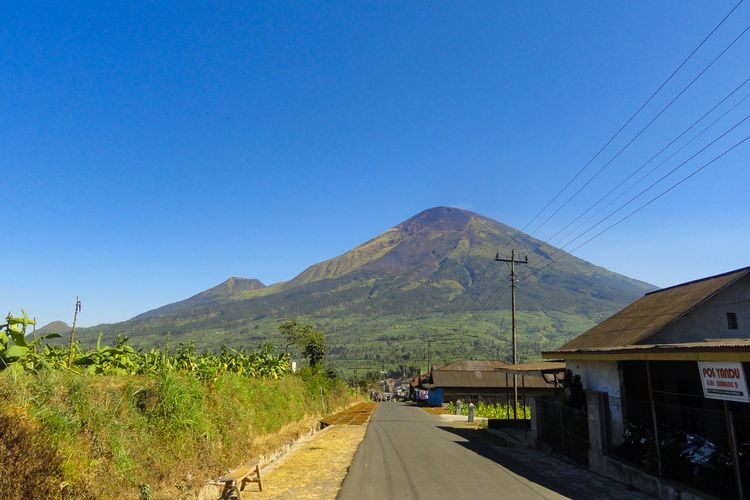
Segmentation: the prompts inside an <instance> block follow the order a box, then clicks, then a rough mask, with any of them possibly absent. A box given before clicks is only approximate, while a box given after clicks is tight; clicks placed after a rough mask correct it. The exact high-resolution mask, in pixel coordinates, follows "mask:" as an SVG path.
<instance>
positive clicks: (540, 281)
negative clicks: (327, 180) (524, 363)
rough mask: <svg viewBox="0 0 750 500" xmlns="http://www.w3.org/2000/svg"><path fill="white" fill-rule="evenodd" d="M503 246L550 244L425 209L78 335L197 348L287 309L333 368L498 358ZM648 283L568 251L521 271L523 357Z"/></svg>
mask: <svg viewBox="0 0 750 500" xmlns="http://www.w3.org/2000/svg"><path fill="white" fill-rule="evenodd" d="M511 248H515V249H516V252H517V254H518V255H521V256H525V255H528V257H529V266H527V267H528V269H536V268H540V267H543V266H544V265H546V264H547V263H549V262H550V256H551V255H552V254H553V253H554V252H555V250H556V249H555V248H554V247H552V246H550V245H548V244H546V243H544V242H542V241H539V240H536V239H534V238H531V237H529V236H528V235H525V234H523V233H520V232H519V231H518V230H516V229H513V228H511V227H509V226H506V225H504V224H502V223H500V222H497V221H494V220H491V219H488V218H486V217H483V216H481V215H478V214H475V213H472V212H468V211H465V210H460V209H456V208H445V207H439V208H434V209H430V210H425V211H424V212H421V213H419V214H417V215H416V216H414V217H412V218H410V219H408V220H406V221H404V222H402V223H401V224H399V225H397V226H395V227H394V228H392V229H390V230H388V231H386V232H385V233H383V234H381V235H380V236H377V237H376V238H373V239H372V240H370V241H368V242H366V243H364V244H362V245H360V246H358V247H356V248H354V249H353V250H351V251H349V252H347V253H345V254H343V255H341V256H338V257H336V258H333V259H330V260H327V261H324V262H321V263H319V264H315V265H313V266H311V267H309V268H308V269H306V270H305V271H303V272H302V273H300V274H299V275H298V276H297V277H295V278H294V279H292V280H290V281H287V282H283V283H277V284H274V285H270V286H267V287H266V286H263V284H262V283H260V282H258V281H257V280H246V279H240V278H231V279H230V280H228V281H227V282H225V283H222V284H220V285H218V286H216V287H213V288H210V289H209V290H206V291H205V292H202V293H199V294H197V295H195V296H193V297H190V298H189V299H187V300H185V301H182V302H177V303H174V304H169V305H167V306H164V307H161V308H159V309H155V310H153V311H149V312H146V313H143V314H141V315H139V316H136V317H135V318H133V319H131V320H129V321H125V322H122V323H117V324H112V325H102V326H99V327H94V328H91V329H86V330H82V338H84V339H86V340H88V341H91V339H93V338H94V335H95V332H98V331H105V333H106V334H108V335H115V334H127V335H129V336H130V337H131V338H132V339H133V341H134V343H136V344H139V345H143V346H149V345H154V344H159V343H161V342H162V341H163V338H164V335H166V334H167V333H168V334H169V336H170V342H183V341H188V340H194V341H195V342H196V343H197V345H198V346H200V347H206V348H216V347H218V346H219V345H221V344H222V343H227V344H233V345H251V346H252V345H256V344H258V343H261V342H263V341H268V340H270V341H275V340H278V339H277V327H278V323H279V321H280V320H281V319H283V318H285V317H289V316H297V317H299V318H301V319H304V320H305V321H312V322H314V323H315V324H316V325H317V326H319V327H321V328H323V329H324V330H325V331H327V332H328V333H329V341H330V343H331V344H332V359H333V360H334V362H335V364H337V365H338V366H340V367H354V366H359V367H362V368H363V369H365V368H368V367H369V368H375V367H379V366H383V365H389V366H395V365H399V364H405V365H408V364H419V363H422V364H423V365H424V359H425V358H426V356H427V351H428V350H429V351H431V352H432V353H433V354H434V356H433V361H434V362H439V361H441V360H450V359H454V358H456V357H466V356H474V357H487V356H500V357H505V356H507V353H508V338H509V335H510V334H509V331H510V319H509V317H510V315H509V308H510V294H509V292H508V288H509V287H508V269H507V267H506V265H505V264H503V263H499V262H495V261H494V257H495V254H496V253H497V252H501V253H503V252H505V253H509V252H510V249H511ZM519 270H520V271H521V272H522V273H523V271H524V269H522V268H521V269H519ZM653 288H654V287H653V286H651V285H649V284H647V283H643V282H640V281H637V280H633V279H630V278H627V277H625V276H622V275H619V274H616V273H613V272H610V271H608V270H606V269H604V268H602V267H598V266H595V265H593V264H590V263H588V262H585V261H583V260H580V259H577V258H574V257H567V258H565V259H563V260H562V261H560V262H559V263H557V264H555V265H554V266H550V267H549V268H547V269H545V270H544V271H542V272H541V273H540V274H539V275H538V276H529V277H528V278H527V279H524V278H523V274H522V278H521V281H520V284H519V288H518V295H517V299H518V309H519V311H520V313H519V337H520V342H521V355H522V357H534V356H535V355H536V353H538V351H539V349H546V348H549V347H552V346H555V345H558V344H560V343H562V342H564V341H565V340H567V339H569V338H570V337H572V336H573V335H576V334H579V333H581V332H582V331H583V330H585V329H587V328H589V327H590V326H593V325H594V324H595V323H596V322H597V321H598V320H600V319H602V318H604V317H606V316H607V315H609V314H611V313H613V312H614V311H616V310H618V309H620V308H621V307H622V306H623V305H625V304H627V303H629V302H631V301H633V300H634V299H636V298H637V297H639V296H641V295H642V294H643V293H644V292H646V291H648V290H651V289H653ZM428 338H430V339H432V341H431V343H430V345H429V347H428V346H427V343H426V340H427V339H428Z"/></svg>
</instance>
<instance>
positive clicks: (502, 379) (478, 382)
mask: <svg viewBox="0 0 750 500" xmlns="http://www.w3.org/2000/svg"><path fill="white" fill-rule="evenodd" d="M507 380H508V382H507V383H506V373H505V372H501V371H481V370H475V371H467V370H433V371H432V383H433V385H434V386H435V387H494V388H498V387H500V388H505V387H512V386H513V377H512V376H510V374H508V375H507ZM524 385H525V386H526V387H530V388H534V387H543V388H549V387H550V384H548V383H547V382H545V381H544V379H543V378H542V376H541V375H526V376H525V377H524ZM518 387H521V380H520V379H519V380H518Z"/></svg>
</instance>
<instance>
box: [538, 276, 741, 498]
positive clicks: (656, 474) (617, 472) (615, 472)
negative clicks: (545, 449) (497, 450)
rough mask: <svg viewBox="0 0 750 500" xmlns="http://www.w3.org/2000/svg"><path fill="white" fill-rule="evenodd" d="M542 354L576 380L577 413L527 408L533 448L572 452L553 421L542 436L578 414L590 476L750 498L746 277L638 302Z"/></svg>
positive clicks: (545, 404) (657, 490) (717, 279)
mask: <svg viewBox="0 0 750 500" xmlns="http://www.w3.org/2000/svg"><path fill="white" fill-rule="evenodd" d="M543 356H544V357H545V358H547V359H558V360H564V361H565V364H566V368H567V369H569V370H570V371H571V372H572V374H573V375H574V376H575V375H578V376H579V377H580V381H581V384H582V387H583V389H584V390H585V391H586V400H585V403H586V404H585V408H578V409H575V408H568V407H566V406H568V405H566V404H565V402H563V403H562V404H558V406H559V408H557V409H555V408H553V406H551V404H550V401H549V400H544V399H540V400H539V401H536V402H535V407H536V408H537V410H538V412H537V415H536V417H532V418H534V419H535V420H536V422H535V423H534V424H533V425H532V427H533V428H534V430H535V436H536V437H538V438H539V439H540V441H541V442H544V441H545V439H546V441H548V444H551V445H552V447H553V448H556V449H558V450H560V451H563V452H565V451H566V448H568V449H569V450H570V448H571V446H574V445H580V444H581V440H578V442H577V443H572V442H570V441H571V440H568V441H569V442H568V443H566V442H565V437H566V436H565V432H566V431H565V429H564V426H565V424H564V422H563V423H562V424H561V426H562V427H563V428H561V429H559V432H557V433H556V432H554V430H552V431H550V429H549V428H548V429H546V430H545V429H543V427H545V426H547V427H549V426H554V425H555V421H556V420H557V421H563V419H555V418H545V415H546V416H549V414H550V413H555V412H557V411H559V412H560V415H561V416H563V415H568V414H571V413H575V412H583V413H585V414H586V418H585V419H584V420H581V419H578V421H579V422H584V424H585V423H587V425H588V439H587V440H586V441H587V442H586V443H584V444H583V445H584V446H586V447H587V448H588V449H587V452H588V456H587V457H586V458H587V463H588V466H589V468H590V469H591V470H594V471H595V472H598V473H600V474H603V475H607V476H610V477H613V478H615V479H618V480H620V481H624V482H628V483H631V484H633V485H637V487H638V488H640V489H644V490H646V491H647V492H649V493H652V494H655V495H658V496H660V497H662V498H677V497H682V498H685V497H686V495H687V496H689V495H690V491H698V492H701V493H708V494H711V495H716V496H720V497H738V498H743V497H745V496H746V495H747V494H748V492H749V491H750V490H748V487H749V486H750V399H749V398H748V389H747V387H748V384H747V371H748V368H750V267H748V268H743V269H738V270H735V271H731V272H728V273H724V274H720V275H717V276H711V277H708V278H704V279H700V280H696V281H691V282H688V283H683V284H680V285H676V286H673V287H669V288H665V289H662V290H657V291H654V292H651V293H648V294H646V295H645V296H644V297H643V298H641V299H639V300H637V301H636V302H634V303H632V304H630V305H629V306H627V307H625V308H624V309H622V310H621V311H620V312H618V313H616V314H614V315H613V316H611V317H610V318H608V319H606V320H604V321H602V322H601V323H600V324H598V325H596V326H595V327H593V328H592V329H590V330H588V331H587V332H585V333H583V334H582V335H580V336H578V337H576V338H574V339H573V340H571V341H570V342H568V343H566V344H565V345H563V346H561V347H560V348H558V349H556V350H554V351H550V352H545V353H543ZM545 436H546V437H545ZM557 439H559V443H555V442H554V441H556V440H557ZM677 483H681V484H677ZM699 494H700V493H699Z"/></svg>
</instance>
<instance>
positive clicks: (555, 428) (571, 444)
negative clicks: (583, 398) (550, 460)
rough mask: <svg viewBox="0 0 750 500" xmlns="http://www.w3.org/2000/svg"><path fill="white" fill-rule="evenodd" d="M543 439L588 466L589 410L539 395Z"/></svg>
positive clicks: (540, 434)
mask: <svg viewBox="0 0 750 500" xmlns="http://www.w3.org/2000/svg"><path fill="white" fill-rule="evenodd" d="M538 402H539V404H538V410H537V411H538V412H539V419H538V426H539V430H538V432H539V439H540V440H541V441H542V442H543V443H545V444H547V445H548V446H550V447H551V448H552V449H554V450H555V451H557V452H559V453H561V454H563V455H565V456H567V457H569V458H572V459H573V460H575V461H576V462H577V463H579V464H581V465H584V466H588V460H589V455H588V452H589V427H588V418H587V414H586V410H585V409H578V408H572V407H570V406H566V405H565V404H562V403H561V402H560V400H559V398H557V397H544V398H538Z"/></svg>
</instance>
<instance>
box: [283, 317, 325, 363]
mask: <svg viewBox="0 0 750 500" xmlns="http://www.w3.org/2000/svg"><path fill="white" fill-rule="evenodd" d="M279 331H280V332H281V335H282V336H283V337H284V339H285V340H286V351H287V352H289V348H290V347H292V346H296V347H297V348H298V349H299V350H300V351H302V355H303V356H304V357H305V358H307V361H308V363H310V366H312V367H315V366H318V365H319V364H321V363H322V362H323V361H324V360H325V357H326V352H327V350H328V348H327V346H326V336H325V333H323V332H322V331H320V330H316V329H315V327H314V326H313V325H309V324H301V323H298V322H297V320H296V319H287V320H285V321H284V322H282V323H281V325H279Z"/></svg>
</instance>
